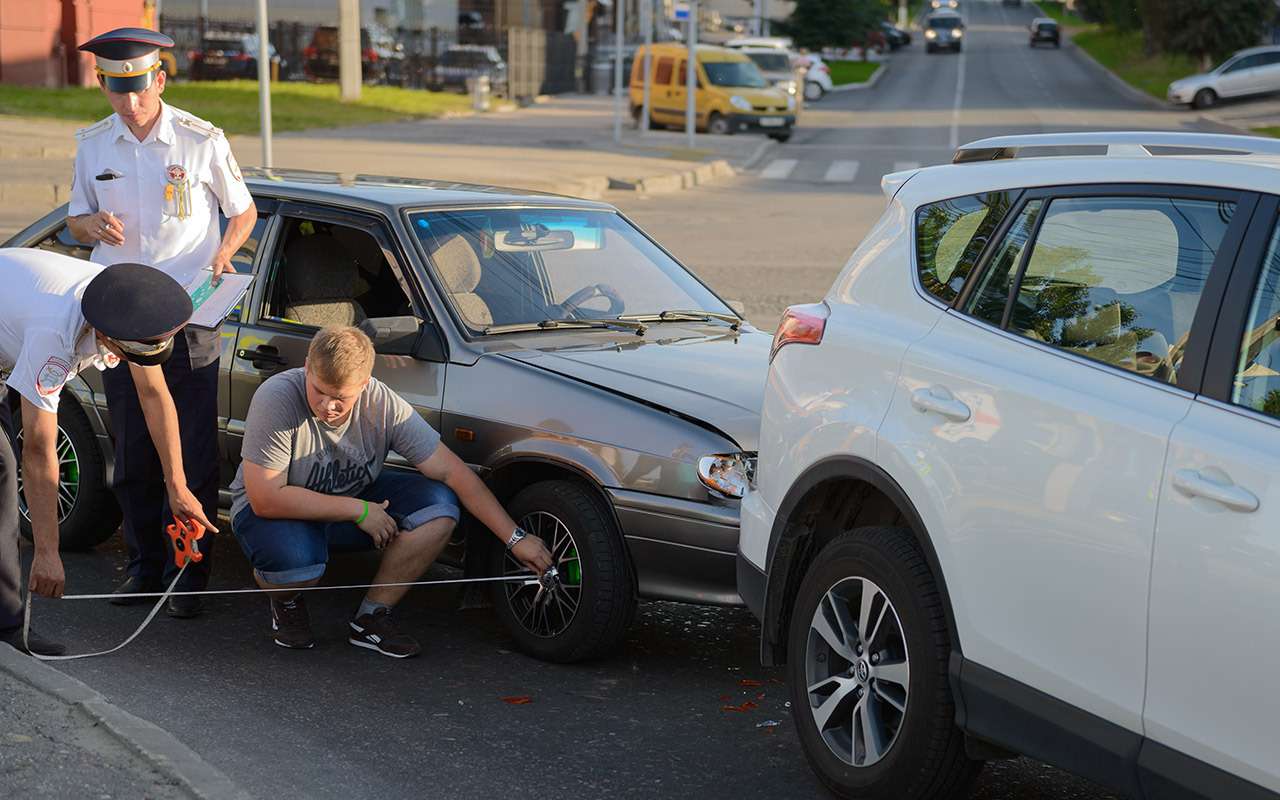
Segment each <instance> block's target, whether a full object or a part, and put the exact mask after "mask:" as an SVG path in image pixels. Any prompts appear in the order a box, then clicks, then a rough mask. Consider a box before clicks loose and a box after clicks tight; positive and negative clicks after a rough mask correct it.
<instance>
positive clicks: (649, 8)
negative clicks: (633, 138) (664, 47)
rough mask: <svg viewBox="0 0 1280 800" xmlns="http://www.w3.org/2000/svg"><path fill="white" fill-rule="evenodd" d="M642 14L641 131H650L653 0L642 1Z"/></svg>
mask: <svg viewBox="0 0 1280 800" xmlns="http://www.w3.org/2000/svg"><path fill="white" fill-rule="evenodd" d="M640 14H641V20H642V21H643V25H644V102H643V104H642V105H641V107H640V130H642V131H647V130H649V95H650V81H651V80H652V78H653V69H652V63H651V60H652V58H653V0H640Z"/></svg>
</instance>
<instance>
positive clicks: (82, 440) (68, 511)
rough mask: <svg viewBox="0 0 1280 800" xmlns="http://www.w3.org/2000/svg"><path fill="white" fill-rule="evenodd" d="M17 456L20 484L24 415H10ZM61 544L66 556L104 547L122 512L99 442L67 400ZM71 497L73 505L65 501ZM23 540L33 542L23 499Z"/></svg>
mask: <svg viewBox="0 0 1280 800" xmlns="http://www.w3.org/2000/svg"><path fill="white" fill-rule="evenodd" d="M12 419H13V439H12V440H11V443H12V444H13V454H14V455H15V456H16V457H17V459H18V480H19V486H21V480H22V413H21V411H20V410H19V409H18V408H14V409H13V412H12ZM55 446H56V447H57V452H58V455H59V459H58V460H59V465H58V473H59V474H58V480H59V487H58V494H59V502H58V512H59V514H58V517H59V524H58V543H59V548H60V549H62V550H88V549H89V548H92V547H96V546H97V545H100V544H102V543H103V542H105V541H106V540H107V539H110V538H111V535H112V534H113V533H115V532H116V529H117V528H119V527H120V520H121V514H120V506H119V505H117V504H116V499H115V495H113V494H112V492H111V487H110V486H108V485H107V469H106V464H105V463H103V457H102V450H101V448H100V446H99V445H98V437H97V436H96V435H95V434H94V432H93V426H92V425H90V424H89V418H88V417H86V416H85V413H84V410H83V409H81V408H80V405H79V404H78V403H76V402H75V400H74V399H73V398H72V397H70V396H69V395H65V394H64V395H63V396H62V400H61V402H60V403H58V439H57V444H56V445H55ZM65 496H70V497H71V498H72V499H71V500H70V501H69V505H64V501H63V497H65ZM18 508H19V510H20V512H21V513H20V514H19V520H20V523H21V526H22V536H23V538H25V539H26V540H27V541H32V540H33V534H32V532H31V520H30V519H29V517H28V511H27V501H26V498H25V497H22V496H21V495H19V503H18Z"/></svg>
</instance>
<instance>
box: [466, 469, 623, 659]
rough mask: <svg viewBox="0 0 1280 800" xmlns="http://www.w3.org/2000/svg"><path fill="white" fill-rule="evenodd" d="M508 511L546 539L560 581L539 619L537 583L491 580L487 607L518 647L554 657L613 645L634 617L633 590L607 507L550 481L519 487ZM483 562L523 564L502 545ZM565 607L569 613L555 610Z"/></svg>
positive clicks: (510, 567)
mask: <svg viewBox="0 0 1280 800" xmlns="http://www.w3.org/2000/svg"><path fill="white" fill-rule="evenodd" d="M508 511H510V513H511V516H512V518H513V519H515V521H516V522H517V523H518V524H519V525H520V526H521V527H522V528H524V529H525V531H527V532H528V533H529V535H530V536H540V537H542V539H543V541H544V542H546V544H547V548H548V549H550V550H551V551H552V552H551V554H552V557H553V558H554V559H555V563H556V568H557V569H558V570H559V572H560V580H561V583H562V585H563V587H565V588H563V589H560V590H558V591H562V592H565V594H563V595H561V596H560V598H558V599H559V600H560V601H561V602H560V603H559V604H557V605H556V606H555V610H550V609H548V610H547V612H546V616H544V617H542V618H539V616H538V615H539V614H540V613H542V610H541V609H540V608H539V607H537V604H538V603H539V602H541V601H540V600H535V599H534V598H535V597H537V596H541V595H540V592H539V590H538V589H537V587H534V586H526V585H524V584H519V583H496V584H494V588H493V605H494V608H495V610H496V611H497V614H498V618H499V619H500V620H502V624H503V625H505V626H506V628H507V630H508V631H509V632H510V633H511V636H512V638H514V639H515V640H516V644H517V646H519V648H520V649H521V650H523V651H524V652H526V653H528V654H529V655H532V656H534V657H536V658H540V659H543V660H545V661H556V662H561V663H568V662H573V661H582V660H585V659H589V658H595V657H598V656H602V655H605V654H606V653H609V652H611V651H613V650H614V649H616V648H617V647H618V646H619V645H620V644H621V643H622V638H623V636H625V635H626V631H627V627H628V626H630V624H631V621H632V619H633V618H634V617H635V612H636V594H635V589H634V587H633V583H634V582H633V581H632V578H631V563H630V561H629V560H628V557H627V548H626V545H625V544H624V543H623V541H622V535H621V534H620V533H619V531H618V528H617V525H615V524H614V522H613V516H612V515H611V514H610V513H609V510H608V509H607V508H605V507H604V505H603V503H602V502H601V501H600V500H599V499H598V498H597V497H596V496H594V495H593V494H592V493H591V492H590V491H588V490H587V489H586V488H584V487H583V486H581V485H580V484H578V483H575V482H573V481H562V480H557V481H543V482H541V483H535V484H533V485H531V486H528V487H526V488H524V489H523V490H521V491H520V493H519V494H517V495H516V496H515V499H514V500H512V501H511V503H510V505H509V506H508ZM490 566H491V568H492V572H491V574H493V575H510V574H517V573H518V572H519V571H520V570H521V569H522V567H521V566H520V565H519V563H518V562H516V560H515V559H514V558H513V557H511V556H510V555H509V554H508V553H507V551H506V548H504V547H502V546H501V545H499V546H498V547H494V548H493V549H492V560H491V562H490ZM551 599H552V600H555V599H557V598H555V597H553V598H551ZM575 603H576V605H575ZM570 605H572V606H573V611H572V613H564V614H562V613H561V612H562V611H565V610H566V609H567V608H568V607H569V606H570ZM544 622H545V623H546V624H545V625H543V624H542V623H544Z"/></svg>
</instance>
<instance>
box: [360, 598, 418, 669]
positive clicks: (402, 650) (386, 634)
mask: <svg viewBox="0 0 1280 800" xmlns="http://www.w3.org/2000/svg"><path fill="white" fill-rule="evenodd" d="M347 641H349V642H351V643H352V644H353V645H355V646H356V647H364V648H367V649H369V650H376V651H378V652H379V653H382V654H383V655H384V656H391V657H392V658H412V657H413V656H416V655H417V654H418V653H421V652H422V647H421V646H420V645H419V644H418V642H417V640H416V639H414V638H413V637H412V636H410V635H408V634H406V633H401V632H400V630H399V629H398V628H397V627H396V624H395V623H394V622H392V621H391V609H389V608H379V609H378V610H377V611H375V612H373V613H372V614H363V615H361V616H358V617H356V618H355V619H353V620H351V637H350V638H349V639H348V640H347Z"/></svg>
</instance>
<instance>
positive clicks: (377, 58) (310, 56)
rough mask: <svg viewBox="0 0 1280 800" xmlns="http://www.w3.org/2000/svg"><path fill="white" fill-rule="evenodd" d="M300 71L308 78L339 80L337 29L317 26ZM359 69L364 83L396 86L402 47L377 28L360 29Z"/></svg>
mask: <svg viewBox="0 0 1280 800" xmlns="http://www.w3.org/2000/svg"><path fill="white" fill-rule="evenodd" d="M302 55H303V59H304V60H303V65H302V66H303V70H304V72H305V73H306V76H307V77H308V78H310V79H311V80H325V81H332V80H337V79H338V29H337V28H336V27H335V26H332V25H322V26H320V27H318V28H316V30H315V33H313V34H312V36H311V43H310V44H309V45H307V47H306V48H305V49H304V50H303V51H302ZM360 71H361V76H362V79H363V80H364V82H365V83H391V84H396V85H399V84H400V83H402V82H403V80H404V77H405V70H404V46H403V45H401V44H399V43H397V42H395V41H394V40H393V39H391V38H390V36H389V35H388V34H386V33H385V32H383V31H381V30H380V29H370V28H361V29H360Z"/></svg>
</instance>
